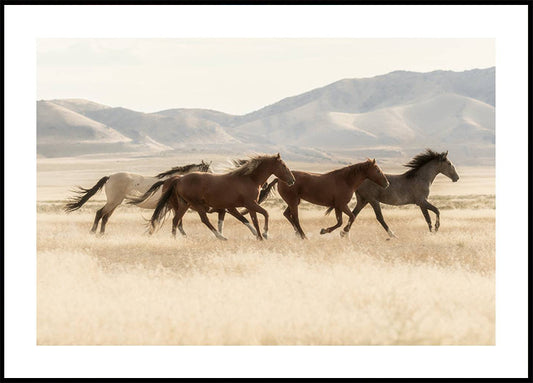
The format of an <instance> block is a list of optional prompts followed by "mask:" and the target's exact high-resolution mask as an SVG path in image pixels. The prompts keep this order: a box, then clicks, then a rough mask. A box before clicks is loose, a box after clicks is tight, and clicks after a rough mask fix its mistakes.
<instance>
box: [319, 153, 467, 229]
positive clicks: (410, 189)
mask: <svg viewBox="0 0 533 383" xmlns="http://www.w3.org/2000/svg"><path fill="white" fill-rule="evenodd" d="M404 166H406V167H408V168H410V169H409V170H408V171H406V172H405V173H403V174H385V175H386V176H387V178H388V180H389V182H390V186H389V187H388V188H387V189H383V188H380V187H378V186H377V185H376V184H374V183H372V182H368V181H365V182H363V183H362V184H361V186H360V187H359V188H358V189H357V191H356V192H355V196H356V198H357V204H356V205H355V208H354V209H353V211H352V213H353V215H354V216H355V217H357V215H358V214H359V212H360V211H361V210H362V209H363V208H364V207H365V206H366V205H367V204H370V206H372V208H373V209H374V213H375V215H376V219H377V220H378V221H379V223H380V224H381V226H383V228H384V229H385V230H386V231H387V234H389V237H391V238H396V235H395V234H394V233H393V232H392V230H391V229H390V228H389V226H388V225H387V223H386V222H385V220H384V219H383V214H382V213H381V206H380V202H382V203H385V204H388V205H396V206H398V205H408V204H415V205H418V207H420V210H421V211H422V214H423V216H424V218H425V220H426V222H427V225H428V227H429V231H430V232H431V230H432V226H431V217H430V216H429V212H428V210H431V211H432V212H434V213H435V215H436V220H435V232H437V231H438V230H439V227H440V212H439V209H437V208H436V207H435V206H433V205H432V204H431V203H429V202H428V200H427V198H428V196H429V188H430V186H431V184H432V183H433V180H434V179H435V177H436V176H437V175H438V174H444V175H445V176H446V177H448V178H450V179H451V180H452V181H453V182H457V181H458V180H459V175H458V174H457V171H456V170H455V166H454V165H453V164H452V162H451V161H450V160H449V159H448V151H446V152H442V153H438V152H435V151H433V150H431V149H426V151H425V152H422V153H420V154H418V155H416V156H415V157H413V159H411V161H409V162H408V163H407V164H405V165H404ZM330 211H331V209H328V211H327V212H326V214H327V213H329V212H330Z"/></svg>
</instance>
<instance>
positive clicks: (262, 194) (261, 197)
mask: <svg viewBox="0 0 533 383" xmlns="http://www.w3.org/2000/svg"><path fill="white" fill-rule="evenodd" d="M277 183H278V179H277V178H276V179H275V180H274V181H272V182H271V183H269V184H268V185H267V187H265V188H263V189H261V192H260V193H259V198H258V199H257V203H258V204H259V205H261V203H262V202H263V201H264V200H266V199H267V198H268V197H269V196H270V195H271V194H272V192H273V191H274V189H273V187H274V186H275V185H276V184H277ZM240 213H241V214H243V215H244V214H247V213H248V209H244V210H242V211H241V212H240Z"/></svg>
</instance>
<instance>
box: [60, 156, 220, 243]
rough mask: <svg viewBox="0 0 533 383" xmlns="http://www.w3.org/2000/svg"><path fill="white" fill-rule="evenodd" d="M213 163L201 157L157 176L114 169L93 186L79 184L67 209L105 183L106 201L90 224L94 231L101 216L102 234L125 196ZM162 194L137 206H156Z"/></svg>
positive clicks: (89, 196) (66, 206)
mask: <svg viewBox="0 0 533 383" xmlns="http://www.w3.org/2000/svg"><path fill="white" fill-rule="evenodd" d="M210 165H211V163H205V162H204V161H203V160H202V162H201V163H199V164H190V165H185V166H175V167H173V168H172V169H170V170H168V171H166V172H163V173H159V174H158V175H156V176H155V177H146V176H142V175H140V174H134V173H124V172H121V173H113V174H111V175H110V176H105V177H102V178H101V179H100V180H99V181H98V182H97V183H96V185H94V186H93V187H92V188H90V189H85V188H83V187H81V186H78V190H74V193H77V194H78V195H76V196H74V197H72V198H70V199H69V201H68V203H67V204H66V205H65V211H66V212H67V213H70V212H72V211H74V210H78V209H79V208H80V207H82V206H83V204H85V202H87V201H88V200H89V198H91V197H92V196H93V195H95V194H96V193H97V192H98V191H99V190H100V189H101V188H102V187H104V185H105V194H106V197H107V202H106V204H105V205H104V206H103V207H102V208H101V209H99V210H98V211H97V212H96V216H95V217H94V223H93V227H92V228H91V232H92V233H95V232H96V229H97V228H98V223H99V221H100V219H102V224H101V226H100V234H103V233H104V232H105V226H106V224H107V221H108V219H109V217H110V216H111V214H113V212H114V211H115V209H116V208H117V206H119V205H120V204H121V203H122V201H124V198H134V197H138V196H139V195H140V194H142V193H145V192H146V191H147V190H148V189H149V188H150V186H151V185H152V184H153V183H154V182H156V181H157V180H159V179H164V178H167V177H170V176H173V175H177V174H187V173H190V172H195V171H199V172H210V169H209V166H210ZM159 197H161V192H159V193H155V194H154V195H153V196H152V197H151V198H150V199H147V200H146V201H143V203H142V204H138V205H137V206H139V207H141V208H143V209H155V207H156V206H157V201H158V200H159Z"/></svg>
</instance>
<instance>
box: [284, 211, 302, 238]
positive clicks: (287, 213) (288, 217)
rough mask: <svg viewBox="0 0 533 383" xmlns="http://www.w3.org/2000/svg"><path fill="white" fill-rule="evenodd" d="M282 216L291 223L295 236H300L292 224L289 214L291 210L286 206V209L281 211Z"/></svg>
mask: <svg viewBox="0 0 533 383" xmlns="http://www.w3.org/2000/svg"><path fill="white" fill-rule="evenodd" d="M283 215H284V216H285V218H287V220H288V221H289V222H290V223H291V225H292V227H293V229H294V233H295V234H296V235H300V233H299V232H298V228H297V227H296V225H295V224H294V221H293V219H292V214H291V209H290V208H289V207H288V206H287V208H286V209H285V210H284V211H283Z"/></svg>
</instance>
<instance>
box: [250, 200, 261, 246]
mask: <svg viewBox="0 0 533 383" xmlns="http://www.w3.org/2000/svg"><path fill="white" fill-rule="evenodd" d="M247 208H248V207H247ZM252 209H253V208H251V207H250V208H248V212H249V213H250V217H252V222H253V223H254V226H255V230H256V231H257V239H259V240H260V241H262V240H263V236H262V235H261V230H260V229H259V221H258V220H257V213H256V212H255V210H252Z"/></svg>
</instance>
